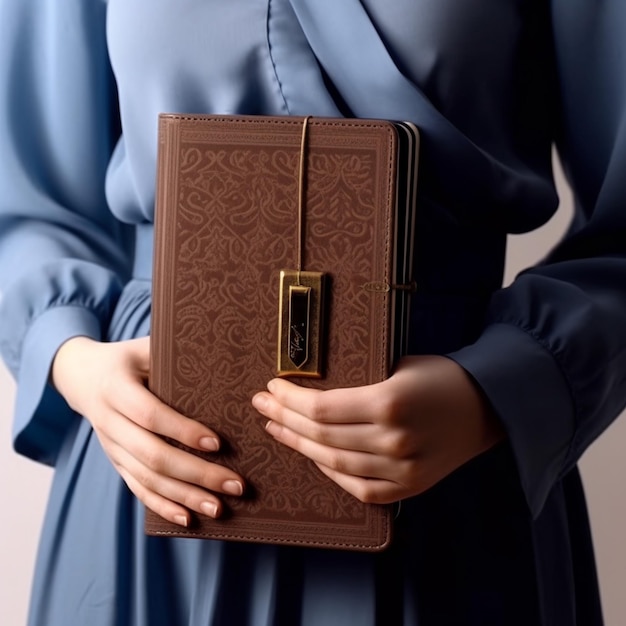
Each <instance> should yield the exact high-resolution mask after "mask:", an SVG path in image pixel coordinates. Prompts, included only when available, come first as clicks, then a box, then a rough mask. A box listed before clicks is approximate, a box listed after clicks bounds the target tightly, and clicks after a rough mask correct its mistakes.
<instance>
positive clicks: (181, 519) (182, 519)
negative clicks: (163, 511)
mask: <svg viewBox="0 0 626 626" xmlns="http://www.w3.org/2000/svg"><path fill="white" fill-rule="evenodd" d="M174 521H175V522H176V523H177V524H178V525H179V526H184V527H185V528H187V525H188V524H189V522H188V521H187V516H186V515H176V516H175V517H174Z"/></svg>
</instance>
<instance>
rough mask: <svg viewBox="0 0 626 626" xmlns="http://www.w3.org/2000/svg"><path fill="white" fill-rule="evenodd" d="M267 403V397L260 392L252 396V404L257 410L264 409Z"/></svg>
mask: <svg viewBox="0 0 626 626" xmlns="http://www.w3.org/2000/svg"><path fill="white" fill-rule="evenodd" d="M267 405H268V402H267V398H265V397H264V396H262V395H261V394H260V393H258V394H257V395H256V396H254V398H252V406H253V407H254V408H255V409H257V410H259V411H264V410H265V409H267Z"/></svg>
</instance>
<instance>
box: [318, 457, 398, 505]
mask: <svg viewBox="0 0 626 626" xmlns="http://www.w3.org/2000/svg"><path fill="white" fill-rule="evenodd" d="M316 465H317V467H318V468H319V470H320V471H321V472H322V473H323V474H325V475H326V476H328V478H330V479H331V480H332V481H333V482H335V483H337V484H338V485H339V486H340V487H341V488H342V489H344V490H345V491H347V492H348V493H350V494H352V495H353V496H354V497H355V498H357V499H358V500H360V501H361V502H364V503H366V504H391V503H392V502H397V501H398V500H402V499H403V498H405V497H407V496H408V495H410V494H409V493H405V492H406V490H405V489H404V488H403V486H402V485H398V483H395V482H393V481H390V480H380V479H372V478H361V477H359V476H351V475H348V474H343V473H342V472H338V471H336V470H333V469H331V468H329V467H326V466H325V465H322V464H321V463H316Z"/></svg>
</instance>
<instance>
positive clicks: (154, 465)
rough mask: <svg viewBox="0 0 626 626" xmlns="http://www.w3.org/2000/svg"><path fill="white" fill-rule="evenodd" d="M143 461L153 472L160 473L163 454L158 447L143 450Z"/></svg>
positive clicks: (163, 464)
mask: <svg viewBox="0 0 626 626" xmlns="http://www.w3.org/2000/svg"><path fill="white" fill-rule="evenodd" d="M143 462H144V464H145V465H146V467H148V468H149V469H151V470H152V471H153V472H157V473H162V471H163V469H164V467H165V455H164V454H163V452H162V451H161V450H160V449H158V448H155V449H149V450H145V451H144V461H143Z"/></svg>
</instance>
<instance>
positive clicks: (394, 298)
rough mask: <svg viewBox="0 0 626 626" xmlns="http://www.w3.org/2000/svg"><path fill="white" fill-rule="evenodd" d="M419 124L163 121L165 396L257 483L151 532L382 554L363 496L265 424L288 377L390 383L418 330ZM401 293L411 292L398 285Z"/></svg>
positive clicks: (379, 512)
mask: <svg viewBox="0 0 626 626" xmlns="http://www.w3.org/2000/svg"><path fill="white" fill-rule="evenodd" d="M417 143H418V137H417V131H416V130H415V128H414V127H412V126H411V125H407V124H396V123H393V122H388V121H377V120H354V119H331V118H300V117H258V116H211V115H197V116H191V115H175V114H162V115H161V116H160V119H159V152H158V173H157V199H156V209H155V210H156V216H155V251H154V274H153V308H152V329H151V369H150V381H149V384H150V388H151V390H152V391H153V392H154V393H155V394H156V395H157V396H159V397H160V398H161V399H162V400H164V401H165V402H166V403H168V404H169V405H171V406H173V407H175V408H176V409H177V410H178V411H180V412H181V413H183V414H184V415H187V416H189V417H192V418H194V419H197V420H200V421H202V422H204V423H206V424H207V425H209V426H210V427H211V428H212V429H214V430H215V431H216V432H217V433H218V434H219V435H220V437H221V439H222V441H223V442H224V444H223V450H222V451H220V452H218V453H206V454H204V453H201V452H198V451H194V453H195V454H198V455H200V456H205V458H207V459H211V460H213V461H216V462H219V463H222V464H224V465H227V466H229V467H232V468H233V469H235V470H236V471H237V472H240V473H241V474H242V476H244V477H245V479H246V482H247V491H246V494H245V495H244V496H243V497H242V498H234V497H228V496H224V497H223V501H224V513H223V515H222V517H221V518H220V519H218V520H213V519H211V518H208V517H204V516H201V515H197V514H195V513H193V512H192V523H191V524H190V526H189V527H188V528H181V527H178V526H175V525H174V524H171V523H169V522H167V521H166V520H164V519H162V518H160V517H159V516H158V515H156V514H155V513H153V512H151V511H149V510H147V511H146V522H145V529H146V532H147V533H148V534H153V535H171V536H182V537H198V538H215V539H225V540H235V541H252V542H268V543H279V544H289V545H303V546H317V547H328V548H340V549H352V550H371V551H375V550H382V549H384V548H385V547H386V546H387V545H388V544H389V542H390V540H391V533H392V514H393V513H392V507H391V506H380V505H371V504H364V503H362V502H360V501H359V500H357V499H356V498H355V497H353V496H352V495H350V494H348V493H347V492H345V491H344V490H343V489H341V488H340V487H339V486H337V485H336V484H335V483H333V482H332V481H330V480H329V479H328V478H326V477H325V476H324V475H323V474H322V473H321V472H320V471H319V470H318V469H317V468H316V467H315V465H314V464H313V463H312V462H311V461H309V460H308V459H306V458H305V457H303V456H301V455H299V454H298V453H296V452H294V451H292V450H290V449H288V448H286V447H284V446H282V445H280V444H278V443H277V442H275V441H274V440H273V439H272V438H271V437H269V436H268V435H267V434H266V433H265V432H264V423H265V420H264V419H262V418H260V417H259V415H258V414H257V413H256V411H255V410H254V409H253V407H252V405H251V404H250V400H251V398H252V396H253V395H254V394H255V393H256V392H257V391H259V390H261V389H264V388H265V386H266V384H267V382H268V381H269V380H270V379H271V378H273V377H275V376H277V375H281V376H286V377H288V379H289V380H292V381H293V382H296V383H297V384H301V385H308V386H313V387H317V388H320V389H327V388H337V387H351V386H358V385H367V384H371V383H375V382H379V381H381V380H383V379H385V378H386V377H387V376H388V375H389V373H390V370H391V369H392V367H393V363H394V361H395V360H396V359H397V357H398V356H399V354H400V353H401V352H402V351H403V345H404V342H405V337H406V333H407V323H408V322H407V320H408V302H409V296H408V295H407V289H408V286H409V285H410V283H411V280H410V267H411V262H412V261H411V256H412V241H413V238H412V229H413V221H414V204H415V181H416V172H417V164H416V163H417V158H416V155H417ZM399 283H401V284H399Z"/></svg>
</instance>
